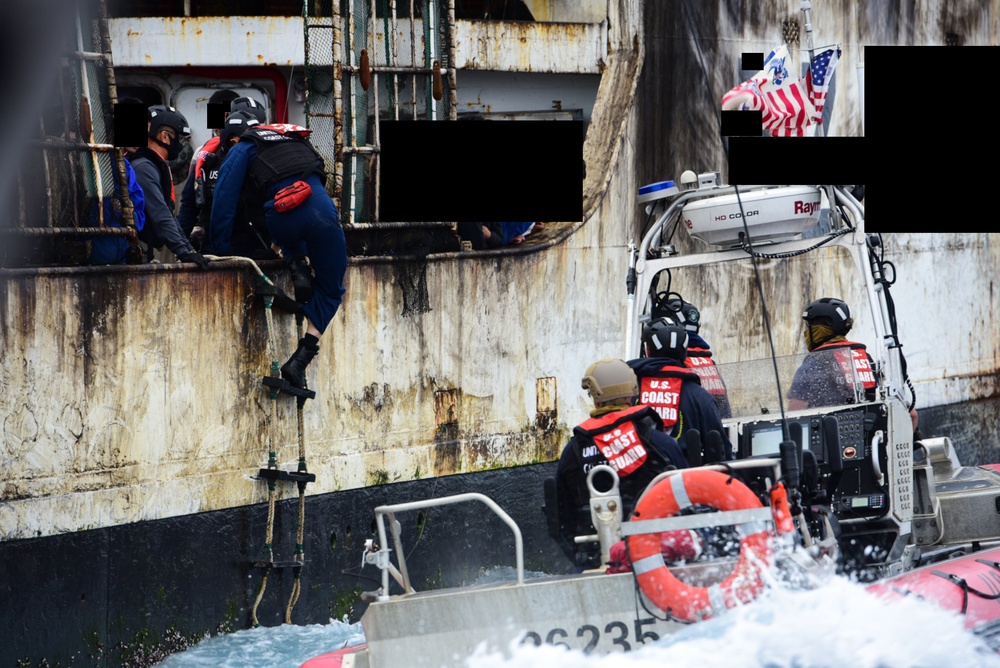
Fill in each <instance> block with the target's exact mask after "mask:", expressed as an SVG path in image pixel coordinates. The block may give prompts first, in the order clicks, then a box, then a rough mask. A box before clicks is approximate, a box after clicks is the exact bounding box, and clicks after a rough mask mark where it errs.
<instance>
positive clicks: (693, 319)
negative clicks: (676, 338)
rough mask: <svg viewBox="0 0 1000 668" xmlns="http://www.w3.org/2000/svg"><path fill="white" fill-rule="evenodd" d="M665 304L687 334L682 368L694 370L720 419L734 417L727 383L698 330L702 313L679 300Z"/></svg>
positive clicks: (672, 300)
mask: <svg viewBox="0 0 1000 668" xmlns="http://www.w3.org/2000/svg"><path fill="white" fill-rule="evenodd" d="M667 305H668V306H669V307H670V309H672V310H673V312H674V313H675V314H676V316H675V317H674V319H675V320H677V321H678V322H679V323H680V324H682V325H684V329H686V330H687V331H688V349H687V357H686V358H684V366H686V367H687V368H689V369H691V370H692V371H694V372H695V373H696V374H698V376H699V377H700V378H701V386H702V387H703V388H705V390H706V391H707V392H708V393H709V394H711V395H712V398H713V399H715V405H716V406H717V407H718V409H719V417H721V418H722V419H723V420H725V419H726V418H731V417H732V416H733V409H732V408H731V407H730V405H729V395H727V394H726V384H725V383H724V382H723V380H722V376H721V375H720V374H719V367H717V366H716V365H715V361H714V360H713V359H712V350H711V346H710V345H708V341H706V340H705V339H703V338H702V337H701V336H700V334H699V331H700V330H701V312H700V311H699V310H698V309H697V307H695V305H694V304H691V303H690V302H686V301H684V300H683V299H681V298H680V295H678V296H677V298H675V299H671V300H670V301H669V302H667Z"/></svg>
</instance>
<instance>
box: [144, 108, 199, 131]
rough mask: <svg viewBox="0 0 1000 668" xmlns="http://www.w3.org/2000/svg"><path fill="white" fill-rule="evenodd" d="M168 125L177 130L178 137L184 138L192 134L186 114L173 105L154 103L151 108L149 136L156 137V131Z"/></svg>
mask: <svg viewBox="0 0 1000 668" xmlns="http://www.w3.org/2000/svg"><path fill="white" fill-rule="evenodd" d="M164 125H166V126H167V127H168V128H173V129H174V130H176V131H177V138H178V139H183V138H185V137H188V136H190V135H191V127H190V126H189V125H188V122H187V119H186V118H184V114H182V113H181V112H179V111H177V110H176V109H174V108H173V107H168V106H166V105H163V104H154V105H153V106H152V107H150V108H149V136H150V137H155V136H156V131H157V130H159V129H160V127H162V126H164Z"/></svg>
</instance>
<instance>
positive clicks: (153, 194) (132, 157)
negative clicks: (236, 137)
mask: <svg viewBox="0 0 1000 668" xmlns="http://www.w3.org/2000/svg"><path fill="white" fill-rule="evenodd" d="M190 134H191V128H190V127H189V126H188V122H187V119H186V118H184V115H183V114H181V113H180V112H179V111H177V110H176V109H174V108H173V107H168V106H165V105H162V104H157V105H153V106H152V107H150V108H149V134H148V139H147V140H146V146H143V147H141V148H138V149H136V150H134V151H132V152H131V153H130V154H129V161H130V162H131V163H132V169H133V170H135V176H136V180H138V182H139V185H140V186H141V187H142V191H143V194H144V195H145V199H146V201H145V205H144V206H145V214H146V224H145V226H144V227H143V229H142V232H140V233H139V239H140V240H141V241H143V242H144V243H145V244H146V247H147V252H146V259H147V261H148V260H150V259H152V255H153V249H154V248H160V247H162V246H166V247H167V248H169V249H170V251H171V252H173V253H174V255H176V256H177V257H178V258H179V259H180V260H181V262H194V263H195V264H197V265H198V266H199V267H201V268H202V269H208V264H209V263H208V259H207V258H206V257H205V256H203V255H202V254H201V253H197V252H195V250H194V248H193V247H192V246H191V243H190V242H189V241H188V239H187V237H186V236H185V234H184V232H183V230H182V229H181V225H180V223H179V222H177V218H176V217H175V216H174V204H175V202H176V199H175V194H174V181H173V178H172V176H171V173H170V165H168V164H167V161H168V160H174V159H176V158H177V156H178V155H180V152H181V148H182V146H183V140H184V138H185V137H187V136H189V135H190Z"/></svg>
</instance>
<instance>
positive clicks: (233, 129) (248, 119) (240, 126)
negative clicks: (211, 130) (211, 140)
mask: <svg viewBox="0 0 1000 668" xmlns="http://www.w3.org/2000/svg"><path fill="white" fill-rule="evenodd" d="M255 125H260V122H259V121H258V120H257V119H256V118H255V117H254V116H253V115H252V114H249V113H247V112H245V111H234V112H232V113H231V114H229V118H227V119H226V124H225V125H224V126H223V127H222V131H221V132H219V143H220V145H221V146H222V147H223V148H225V149H228V148H229V140H230V139H232V138H233V137H240V136H242V135H243V133H244V132H246V131H247V129H248V128H252V127H253V126H255Z"/></svg>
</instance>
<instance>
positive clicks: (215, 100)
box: [208, 88, 240, 104]
mask: <svg viewBox="0 0 1000 668" xmlns="http://www.w3.org/2000/svg"><path fill="white" fill-rule="evenodd" d="M239 96H240V94H239V93H237V92H236V91H234V90H233V89H231V88H222V89H220V90H217V91H215V92H214V93H212V96H211V97H210V98H208V103H209V104H232V102H233V100H235V99H236V98H238V97H239Z"/></svg>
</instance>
